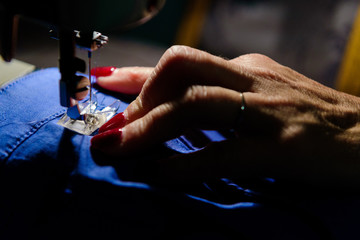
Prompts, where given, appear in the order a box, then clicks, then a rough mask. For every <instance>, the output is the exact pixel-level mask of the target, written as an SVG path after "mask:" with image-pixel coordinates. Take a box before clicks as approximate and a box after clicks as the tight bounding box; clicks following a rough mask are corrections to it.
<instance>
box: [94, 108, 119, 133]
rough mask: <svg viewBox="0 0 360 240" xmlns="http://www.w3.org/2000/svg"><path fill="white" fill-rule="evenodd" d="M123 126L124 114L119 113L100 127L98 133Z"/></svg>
mask: <svg viewBox="0 0 360 240" xmlns="http://www.w3.org/2000/svg"><path fill="white" fill-rule="evenodd" d="M124 126H125V116H124V113H123V112H122V113H119V114H117V115H116V116H114V117H113V118H111V119H110V120H109V121H108V122H107V123H105V124H104V125H102V126H101V128H100V129H99V133H103V132H106V131H109V130H111V129H119V128H123V127H124Z"/></svg>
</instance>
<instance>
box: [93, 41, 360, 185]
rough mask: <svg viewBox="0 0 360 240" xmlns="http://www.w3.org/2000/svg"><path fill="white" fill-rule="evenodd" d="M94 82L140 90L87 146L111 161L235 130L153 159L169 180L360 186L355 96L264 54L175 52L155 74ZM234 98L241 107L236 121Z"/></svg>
mask: <svg viewBox="0 0 360 240" xmlns="http://www.w3.org/2000/svg"><path fill="white" fill-rule="evenodd" d="M98 84H99V85H101V86H102V87H104V88H107V89H110V90H115V91H121V89H122V88H125V89H127V91H128V92H129V93H134V92H136V91H140V90H141V92H140V94H139V96H138V97H137V98H136V100H135V101H133V102H132V103H131V104H130V105H129V107H128V108H127V109H126V110H125V112H124V116H125V122H124V126H123V125H121V126H115V127H112V126H110V127H109V126H105V128H106V131H104V132H102V133H100V134H99V135H97V136H95V137H94V138H93V139H92V145H93V147H94V148H96V149H99V150H101V151H103V152H106V153H109V154H113V155H123V154H131V153H133V152H136V151H139V150H142V149H145V148H148V147H151V146H152V145H154V144H158V143H161V142H163V141H165V140H169V139H172V138H174V137H177V136H179V135H181V134H183V133H185V132H186V131H187V130H188V129H192V128H201V129H216V130H217V129H236V131H237V137H236V138H234V139H230V140H227V141H223V142H218V143H212V144H210V145H208V146H207V147H205V148H204V149H203V150H201V151H198V152H195V153H191V154H183V155H178V156H175V157H172V158H169V159H164V160H162V161H161V162H159V163H158V164H159V169H161V170H162V173H163V174H164V175H166V176H167V177H169V178H172V179H176V180H179V181H191V180H194V179H197V180H202V179H208V178H212V177H232V176H242V177H247V176H248V177H252V176H268V177H275V178H279V179H285V180H289V181H294V182H299V183H307V184H311V185H313V186H319V187H324V188H331V187H332V186H333V185H334V184H336V186H338V187H346V188H349V189H356V188H357V186H358V185H359V183H360V163H359V160H360V155H359V154H360V152H359V144H360V125H359V107H360V99H359V98H357V97H355V96H351V95H348V94H345V93H342V92H338V91H336V90H333V89H331V88H328V87H326V86H323V85H321V84H319V83H317V82H315V81H313V80H311V79H309V78H307V77H305V76H303V75H301V74H299V73H297V72H295V71H294V70H292V69H290V68H288V67H285V66H283V65H280V64H278V63H277V62H275V61H273V60H272V59H270V58H268V57H266V56H263V55H259V54H249V55H243V56H240V57H238V58H236V59H232V60H225V59H222V58H220V57H216V56H213V55H211V54H209V53H206V52H203V51H200V50H196V49H192V48H189V47H184V46H174V47H171V48H170V49H168V50H167V51H166V52H165V53H164V55H163V56H162V58H161V59H160V61H159V63H158V64H157V66H156V67H155V68H154V69H152V68H142V67H135V68H119V69H118V70H117V71H116V72H115V73H114V74H113V75H112V76H110V77H99V78H98ZM129 84H130V85H131V84H132V85H133V86H130V87H127V86H128V85H129ZM119 86H122V87H119ZM129 89H130V90H131V89H134V90H133V91H132V92H131V91H129ZM125 92H126V91H125ZM240 92H242V93H243V94H244V98H245V102H246V109H245V111H244V112H243V115H242V121H241V122H240V121H238V118H239V114H241V110H240V107H241V105H242V98H241V95H240ZM116 119H117V117H115V118H114V119H113V120H112V121H116ZM108 125H111V124H108ZM115 125H116V124H115ZM107 127H108V128H107ZM111 130H113V131H111ZM114 130H115V131H114ZM114 132H116V134H114ZM119 133H120V134H119ZM102 142H106V144H101V143H102ZM109 142H110V144H109Z"/></svg>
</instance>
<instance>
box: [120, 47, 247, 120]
mask: <svg viewBox="0 0 360 240" xmlns="http://www.w3.org/2000/svg"><path fill="white" fill-rule="evenodd" d="M252 84H253V81H252V80H251V78H250V77H249V76H248V73H247V72H246V71H245V70H244V69H243V68H242V66H241V65H240V64H236V63H232V62H230V61H227V60H225V59H222V58H220V57H217V56H213V55H211V54H209V53H206V52H203V51H200V50H197V49H193V48H189V47H184V46H174V47H171V48H170V49H169V50H167V51H166V52H165V54H164V55H163V56H162V58H161V59H160V61H159V63H158V64H157V66H156V67H155V69H154V72H153V73H152V74H151V76H150V77H149V79H148V81H147V82H146V83H145V84H144V87H143V89H142V92H141V93H140V95H139V97H138V98H137V99H136V100H135V101H134V102H133V103H131V104H130V105H129V107H128V108H127V110H126V113H125V115H126V116H127V118H128V120H129V122H132V121H134V120H135V119H138V118H140V117H142V116H144V115H145V114H146V113H147V112H149V111H150V110H151V109H153V108H154V107H156V106H158V105H160V104H162V103H165V102H167V101H171V100H174V99H177V98H179V97H181V96H182V95H183V94H184V92H185V91H186V90H187V88H188V87H189V86H192V85H204V86H220V87H224V88H229V89H232V90H237V91H250V90H251V85H252Z"/></svg>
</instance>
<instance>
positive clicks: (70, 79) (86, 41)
mask: <svg viewBox="0 0 360 240" xmlns="http://www.w3.org/2000/svg"><path fill="white" fill-rule="evenodd" d="M164 3H165V0H121V1H115V0H113V1H109V0H105V1H102V2H101V3H100V2H99V1H95V0H86V1H85V0H54V1H47V2H43V1H39V0H33V1H25V2H21V4H19V3H18V2H14V1H7V0H0V55H1V56H2V57H3V59H4V60H5V61H11V59H12V58H13V57H14V52H15V45H16V36H17V25H18V19H19V17H21V18H26V19H30V20H32V21H36V22H38V23H39V24H43V25H47V26H50V27H51V28H52V29H55V30H56V32H57V36H58V39H59V50H60V51H59V52H60V60H59V68H60V72H61V80H60V99H61V100H60V101H61V105H62V106H64V107H71V106H72V105H73V104H72V103H73V99H74V95H75V94H76V89H77V85H78V83H79V81H80V77H79V76H77V75H76V72H85V70H86V63H85V62H84V61H83V60H81V59H79V58H76V54H75V46H76V45H77V46H80V47H84V48H87V49H88V50H89V51H93V50H96V49H98V48H99V47H100V46H102V45H104V44H105V43H106V42H107V41H108V39H107V37H106V36H103V35H102V34H100V33H98V32H95V30H97V31H111V30H114V29H127V28H130V27H134V26H137V25H139V24H142V23H144V22H145V21H147V20H149V19H150V18H151V17H152V16H154V15H155V14H156V13H157V12H158V11H159V10H160V9H161V8H162V7H163V5H164Z"/></svg>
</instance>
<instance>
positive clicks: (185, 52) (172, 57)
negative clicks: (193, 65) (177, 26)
mask: <svg viewBox="0 0 360 240" xmlns="http://www.w3.org/2000/svg"><path fill="white" fill-rule="evenodd" d="M191 52H192V48H190V47H187V46H182V45H175V46H172V47H170V48H169V49H168V50H166V52H165V53H164V55H163V57H162V61H163V62H164V63H167V64H171V63H174V62H175V63H178V62H181V61H183V60H185V59H187V58H189V55H190V54H191Z"/></svg>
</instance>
